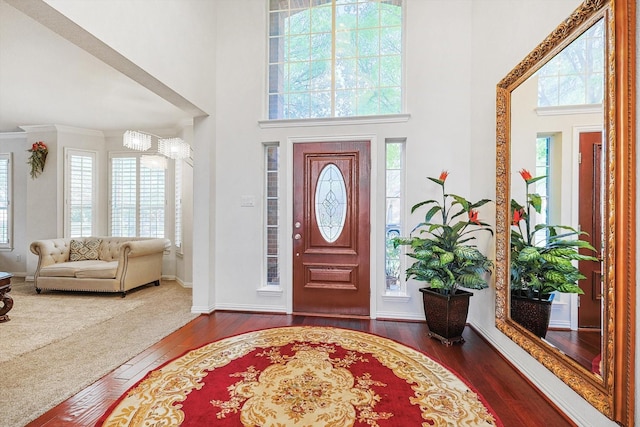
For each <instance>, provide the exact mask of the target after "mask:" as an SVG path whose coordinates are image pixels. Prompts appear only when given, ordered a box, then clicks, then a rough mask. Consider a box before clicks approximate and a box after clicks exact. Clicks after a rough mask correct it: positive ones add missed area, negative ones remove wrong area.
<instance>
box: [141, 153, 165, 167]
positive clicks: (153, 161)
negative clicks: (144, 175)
mask: <svg viewBox="0 0 640 427" xmlns="http://www.w3.org/2000/svg"><path fill="white" fill-rule="evenodd" d="M140 164H141V165H142V166H144V167H145V168H147V169H166V168H167V158H166V157H162V156H150V155H144V156H141V157H140Z"/></svg>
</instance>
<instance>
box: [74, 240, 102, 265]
mask: <svg viewBox="0 0 640 427" xmlns="http://www.w3.org/2000/svg"><path fill="white" fill-rule="evenodd" d="M100 243H102V240H100V239H87V240H71V242H70V244H69V261H84V260H95V259H98V255H99V252H98V250H99V248H100Z"/></svg>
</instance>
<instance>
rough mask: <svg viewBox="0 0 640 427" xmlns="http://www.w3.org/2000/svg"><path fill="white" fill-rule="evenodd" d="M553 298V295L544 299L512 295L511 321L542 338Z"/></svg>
mask: <svg viewBox="0 0 640 427" xmlns="http://www.w3.org/2000/svg"><path fill="white" fill-rule="evenodd" d="M553 296H554V294H549V296H548V297H547V298H546V299H545V298H543V299H537V298H528V297H524V296H520V295H517V294H514V293H512V294H511V319H512V320H514V321H516V322H518V323H519V324H520V325H522V326H523V327H524V328H525V329H527V330H529V331H531V332H533V333H534V334H535V335H536V336H538V337H540V338H544V337H545V336H546V335H547V328H548V327H549V318H550V317H551V303H552V302H553Z"/></svg>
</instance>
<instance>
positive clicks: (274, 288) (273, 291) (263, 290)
mask: <svg viewBox="0 0 640 427" xmlns="http://www.w3.org/2000/svg"><path fill="white" fill-rule="evenodd" d="M269 147H276V148H277V149H278V155H279V156H281V155H282V150H281V147H280V143H279V142H264V143H263V144H262V159H263V163H262V165H263V171H262V177H263V179H264V185H263V192H264V195H263V197H262V201H263V204H264V209H263V216H264V220H263V232H264V234H263V239H264V241H263V254H264V255H263V278H262V280H261V282H262V283H261V286H260V287H259V288H258V293H259V294H261V295H267V296H273V295H279V294H281V293H282V291H283V288H282V249H283V246H282V240H280V241H279V242H278V257H277V259H278V270H279V273H280V282H279V283H278V284H277V285H274V284H269V283H268V280H267V279H268V267H269V266H268V259H267V258H268V257H267V254H268V242H267V228H268V227H267V222H268V212H267V209H268V202H267V183H268V181H267V172H268V170H267V159H266V153H267V149H268V148H269ZM277 173H278V181H280V178H281V173H282V159H281V157H279V160H278V170H277ZM278 184H280V182H278ZM278 189H279V190H281V189H282V186H280V185H278ZM277 200H278V205H279V207H282V201H283V199H282V191H279V192H278V197H277ZM277 228H278V233H277V235H278V239H281V237H282V233H281V231H282V217H280V218H279V221H278V226H277Z"/></svg>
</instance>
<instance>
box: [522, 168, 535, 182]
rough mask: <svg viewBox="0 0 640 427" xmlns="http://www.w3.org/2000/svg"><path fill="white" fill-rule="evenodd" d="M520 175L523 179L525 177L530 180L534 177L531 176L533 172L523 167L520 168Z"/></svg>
mask: <svg viewBox="0 0 640 427" xmlns="http://www.w3.org/2000/svg"><path fill="white" fill-rule="evenodd" d="M520 176H521V177H522V179H524V180H525V181H529V180H530V179H531V178H533V177H532V176H531V172H529V171H528V170H526V169H521V170H520Z"/></svg>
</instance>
